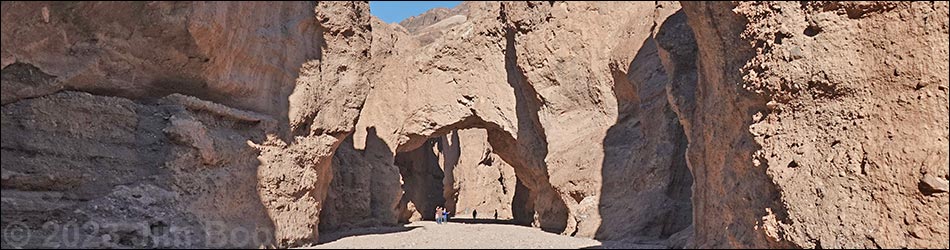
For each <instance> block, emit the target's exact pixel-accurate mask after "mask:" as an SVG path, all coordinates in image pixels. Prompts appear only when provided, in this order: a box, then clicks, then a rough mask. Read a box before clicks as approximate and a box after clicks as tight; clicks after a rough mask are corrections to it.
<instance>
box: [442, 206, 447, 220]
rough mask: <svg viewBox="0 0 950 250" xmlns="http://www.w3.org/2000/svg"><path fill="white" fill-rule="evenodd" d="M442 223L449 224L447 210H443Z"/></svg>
mask: <svg viewBox="0 0 950 250" xmlns="http://www.w3.org/2000/svg"><path fill="white" fill-rule="evenodd" d="M442 222H445V223H448V222H449V211H448V210H445V208H442Z"/></svg>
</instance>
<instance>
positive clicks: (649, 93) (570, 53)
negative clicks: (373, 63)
mask: <svg viewBox="0 0 950 250" xmlns="http://www.w3.org/2000/svg"><path fill="white" fill-rule="evenodd" d="M614 4H616V3H610V4H607V3H579V2H577V3H575V2H568V3H553V4H552V3H534V2H532V3H502V4H496V3H471V4H470V5H469V6H468V7H469V9H468V13H469V16H468V17H467V21H465V22H463V23H461V24H458V25H455V26H453V27H451V28H448V29H447V30H444V33H443V35H441V36H440V37H439V38H438V39H436V40H435V41H433V42H431V43H418V44H416V45H421V47H415V48H412V47H400V46H396V47H397V49H396V50H397V51H405V52H400V53H401V55H397V56H390V58H389V59H386V60H383V61H381V62H380V63H381V64H382V65H383V66H382V68H381V69H380V71H379V73H377V74H374V75H372V76H370V79H371V82H373V85H374V88H373V90H372V91H370V93H369V96H368V97H367V102H366V105H365V107H364V108H363V110H362V112H361V115H360V120H359V122H358V123H357V129H356V133H355V134H354V145H355V147H356V148H357V149H362V147H363V146H362V144H363V141H364V140H369V139H365V138H368V137H378V138H379V139H380V140H382V141H384V142H385V144H386V145H388V146H389V147H390V151H389V152H394V153H395V155H399V154H400V153H402V152H411V151H414V150H417V149H418V148H420V147H422V146H423V145H427V141H428V140H430V139H429V138H440V137H442V136H446V135H449V133H450V132H451V131H454V130H457V129H465V128H483V129H485V130H486V131H487V138H488V142H490V144H491V148H492V151H493V153H495V154H497V155H498V156H499V158H501V159H503V161H504V162H506V163H507V164H510V165H511V166H512V167H513V170H514V172H515V175H517V179H518V181H520V182H522V184H523V186H524V187H525V188H526V189H527V190H530V193H531V194H530V195H528V196H529V197H530V199H523V200H521V203H520V205H518V207H519V208H518V209H523V208H530V209H528V211H527V212H524V213H517V212H513V214H512V216H513V217H514V219H516V220H522V221H525V220H526V221H528V222H532V221H533V222H534V223H533V224H534V225H536V226H538V227H541V228H542V229H545V230H547V231H552V232H558V233H565V234H571V235H577V236H586V237H595V236H596V237H601V238H604V239H619V238H624V237H628V236H632V235H637V236H643V237H647V238H651V237H652V238H662V237H666V236H669V235H671V234H673V233H675V232H678V231H680V230H682V229H683V228H685V227H686V226H688V225H689V222H690V220H689V215H690V214H691V212H690V209H689V208H690V206H689V190H688V186H689V183H690V182H691V180H690V179H689V178H690V175H689V171H688V169H687V168H686V165H685V161H684V160H683V159H682V158H680V157H677V155H679V156H682V154H683V150H684V149H685V137H684V135H683V134H682V128H680V127H679V125H678V122H677V117H676V115H675V113H674V112H673V110H672V109H671V107H670V105H668V104H667V98H666V95H665V85H666V82H667V78H666V74H665V72H664V71H663V69H662V64H661V62H660V59H659V56H658V54H657V49H656V45H655V43H654V42H653V41H652V38H651V37H652V35H653V33H654V32H655V30H653V29H654V27H655V26H658V23H657V22H662V21H663V20H665V19H666V16H669V15H670V14H672V13H673V12H675V11H676V10H677V9H678V5H676V4H675V3H662V4H660V5H656V4H653V3H623V4H619V5H621V6H613V5H614ZM595 10H596V11H597V12H594V13H597V14H596V15H592V14H591V11H595ZM643 16H649V17H650V18H649V19H648V20H650V21H644V19H643ZM618 20H619V21H618ZM617 22H620V23H623V24H624V25H615V23H617ZM592 27H593V28H592ZM397 30H398V29H397ZM397 33H398V32H397ZM400 34H401V33H400ZM403 44H407V45H408V46H411V45H412V43H407V42H403ZM580 83H585V84H580ZM657 114H660V116H659V117H656V116H655V115H657ZM369 128H373V129H375V130H374V131H376V133H377V134H376V135H373V136H368V135H366V134H365V133H364V132H363V131H368V129H369ZM627 136H629V137H630V138H627ZM614 138H616V139H614ZM462 154H463V155H464V154H467V153H466V152H462ZM654 155H661V156H662V157H660V158H656V157H653V156H654ZM397 157H398V156H397ZM456 167H457V166H456ZM443 169H445V167H444V165H443ZM641 172H651V173H652V175H641V174H640V173H641ZM443 174H444V173H443ZM403 177H404V178H406V176H403ZM604 178H607V180H604ZM634 178H637V180H636V181H633V179H634ZM452 179H453V180H456V181H457V180H459V177H458V176H456V177H455V178H452ZM604 181H607V182H608V183H609V186H610V188H606V187H605V186H603V185H602V184H603V182H604ZM631 181H633V182H634V183H638V185H640V184H642V186H629V187H628V185H627V184H628V183H630V182H631ZM460 185H464V184H460ZM674 185H678V186H677V187H679V188H674V187H673V186H674ZM515 186H517V185H515ZM443 187H445V185H443ZM602 187H604V188H603V190H604V191H602ZM615 187H616V188H615ZM483 191H484V190H483ZM512 195H514V194H512ZM603 195H607V196H609V199H602V197H603ZM448 200H451V199H448ZM515 200H519V199H515ZM633 203H635V204H638V206H636V207H631V206H630V205H628V204H633ZM420 205H421V204H414V206H415V207H416V208H424V207H428V205H424V206H421V207H420ZM512 210H516V209H515V208H514V207H512ZM522 211H523V210H522ZM455 212H458V209H456V210H455ZM484 212H485V211H482V214H483V215H484V214H485V213H484ZM492 212H493V211H492ZM604 214H609V215H607V216H609V217H610V222H609V223H602V221H606V220H602V219H601V218H602V217H603V216H605V215H604ZM426 216H427V215H425V214H423V216H422V217H424V218H425V217H426ZM525 217H527V218H525Z"/></svg>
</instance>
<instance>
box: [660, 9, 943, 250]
mask: <svg viewBox="0 0 950 250" xmlns="http://www.w3.org/2000/svg"><path fill="white" fill-rule="evenodd" d="M683 5H684V6H683V10H684V11H685V12H686V15H687V17H688V18H687V19H688V20H689V21H688V22H689V26H690V27H691V28H692V30H693V31H694V32H695V37H696V41H697V45H698V57H697V59H698V60H697V61H696V62H697V64H698V65H697V67H698V68H697V69H698V79H699V81H698V82H696V85H695V86H694V87H692V86H679V88H678V90H680V91H677V92H675V93H673V94H672V95H671V97H672V99H674V100H676V101H674V102H681V103H687V105H686V107H684V108H683V109H682V110H680V111H679V112H680V114H681V117H682V118H683V119H682V120H683V121H684V127H687V128H688V129H687V135H688V137H689V149H688V157H687V158H688V159H689V162H690V166H691V168H692V171H693V174H694V177H695V183H694V186H693V191H694V192H693V206H694V208H693V211H694V216H693V218H694V219H695V221H694V224H695V230H696V231H695V238H694V240H695V244H696V246H699V247H743V248H745V247H756V248H759V247H805V248H874V247H884V248H900V247H910V248H919V247H923V248H946V247H947V246H948V242H947V238H948V214H947V213H948V208H950V207H948V206H950V205H948V196H947V192H946V190H947V188H946V186H947V171H948V158H947V157H948V156H947V154H948V147H950V145H948V141H950V140H948V130H950V128H948V101H947V85H948V80H947V76H948V69H950V67H948V58H947V54H948V53H947V52H948V40H947V39H948V35H947V34H948V29H947V25H948V20H947V17H948V7H947V3H937V2H860V3H855V2H852V3H835V2H821V3H797V2H769V3H746V2H742V3H724V2H720V3H712V2H708V3H684V4H683ZM690 88H694V89H692V90H690ZM689 103H691V104H689ZM690 105H691V106H690Z"/></svg>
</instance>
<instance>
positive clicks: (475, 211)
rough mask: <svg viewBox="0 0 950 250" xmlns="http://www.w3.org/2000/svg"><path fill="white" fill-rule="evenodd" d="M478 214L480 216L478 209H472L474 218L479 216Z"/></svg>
mask: <svg viewBox="0 0 950 250" xmlns="http://www.w3.org/2000/svg"><path fill="white" fill-rule="evenodd" d="M477 216H478V210H476V209H472V219H473V220H474V219H475V217H477Z"/></svg>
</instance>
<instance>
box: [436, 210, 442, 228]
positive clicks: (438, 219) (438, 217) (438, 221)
mask: <svg viewBox="0 0 950 250" xmlns="http://www.w3.org/2000/svg"><path fill="white" fill-rule="evenodd" d="M435 223H436V224H442V209H441V208H440V207H435Z"/></svg>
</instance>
